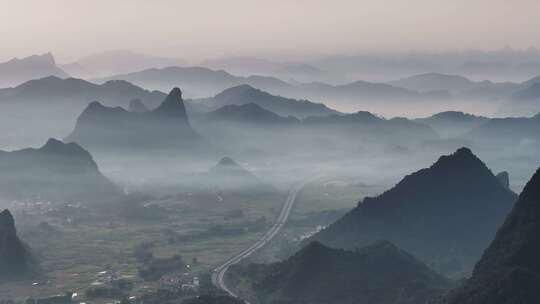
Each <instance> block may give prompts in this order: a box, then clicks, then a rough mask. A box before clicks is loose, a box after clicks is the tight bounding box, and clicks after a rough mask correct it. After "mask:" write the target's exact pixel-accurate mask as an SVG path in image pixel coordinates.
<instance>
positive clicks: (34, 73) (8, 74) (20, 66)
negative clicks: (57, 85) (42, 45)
mask: <svg viewBox="0 0 540 304" xmlns="http://www.w3.org/2000/svg"><path fill="white" fill-rule="evenodd" d="M48 76H56V77H61V78H67V77H69V75H68V74H67V73H66V72H64V71H63V70H62V69H60V68H59V67H58V66H57V65H56V62H55V61H54V57H53V55H52V54H51V53H46V54H43V55H33V56H30V57H26V58H22V59H18V58H14V59H11V60H10V61H7V62H3V63H0V88H5V87H12V86H16V85H19V84H21V83H23V82H26V81H29V80H32V79H36V78H43V77H48Z"/></svg>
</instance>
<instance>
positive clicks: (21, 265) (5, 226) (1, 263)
mask: <svg viewBox="0 0 540 304" xmlns="http://www.w3.org/2000/svg"><path fill="white" fill-rule="evenodd" d="M34 271H36V265H35V261H34V259H33V258H32V256H31V253H30V249H29V248H28V246H27V245H26V244H24V243H23V242H22V241H21V240H20V239H19V237H17V231H16V229H15V220H14V219H13V215H11V212H9V210H4V211H2V212H1V213H0V280H1V279H12V278H17V277H20V276H24V275H28V274H30V273H31V272H34Z"/></svg>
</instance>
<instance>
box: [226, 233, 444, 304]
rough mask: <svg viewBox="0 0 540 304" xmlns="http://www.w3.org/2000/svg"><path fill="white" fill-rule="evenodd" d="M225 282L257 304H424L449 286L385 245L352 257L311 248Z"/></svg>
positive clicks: (238, 271) (244, 269)
mask: <svg viewBox="0 0 540 304" xmlns="http://www.w3.org/2000/svg"><path fill="white" fill-rule="evenodd" d="M227 276H228V277H227V278H226V279H227V281H228V282H229V283H232V284H233V286H236V287H239V292H240V295H241V296H246V297H247V299H248V300H249V301H250V302H254V303H259V304H271V303H313V304H319V303H320V304H322V303H336V304H352V303H378V304H416V303H427V302H428V301H430V300H431V299H433V298H436V297H437V296H439V295H441V294H442V293H444V291H445V289H448V288H449V287H450V286H451V283H450V281H449V280H447V279H446V278H444V277H442V276H441V275H439V274H437V273H436V272H434V271H433V270H431V269H429V268H428V267H427V266H426V265H425V264H423V263H422V262H420V261H418V260H417V259H416V258H414V257H413V256H411V255H410V254H408V253H406V252H405V251H403V250H400V249H398V248H397V247H396V246H395V245H393V244H392V243H390V242H387V241H379V242H375V243H374V244H371V245H369V246H366V247H363V248H359V249H356V250H354V251H346V250H341V249H331V248H328V247H326V246H324V245H322V244H320V243H317V242H313V243H310V244H307V245H306V246H305V247H304V248H302V249H301V250H300V251H298V252H297V253H296V254H295V255H294V256H292V257H290V258H289V259H287V260H285V261H283V262H278V263H273V264H249V265H235V266H233V267H232V268H231V269H230V270H229V272H228V273H227ZM234 290H236V289H234Z"/></svg>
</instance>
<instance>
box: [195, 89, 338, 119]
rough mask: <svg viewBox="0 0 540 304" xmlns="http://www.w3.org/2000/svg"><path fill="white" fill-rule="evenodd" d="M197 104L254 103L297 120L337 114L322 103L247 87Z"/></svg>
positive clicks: (210, 105) (227, 90)
mask: <svg viewBox="0 0 540 304" xmlns="http://www.w3.org/2000/svg"><path fill="white" fill-rule="evenodd" d="M198 102H200V103H202V104H205V105H207V106H209V107H210V108H214V109H216V108H219V107H221V106H225V105H245V104H249V103H254V104H257V105H259V106H260V107H262V108H264V109H266V110H269V111H272V112H274V113H276V114H278V115H281V116H285V117H287V116H294V117H297V118H305V117H308V116H324V115H329V114H338V113H339V112H337V111H335V110H332V109H330V108H328V107H327V106H325V105H324V104H322V103H313V102H310V101H308V100H296V99H291V98H285V97H281V96H276V95H272V94H270V93H267V92H264V91H261V90H259V89H256V88H254V87H252V86H249V85H240V86H236V87H232V88H229V89H226V90H225V91H223V92H221V93H219V94H217V95H216V96H214V97H212V98H207V99H202V100H199V101H198Z"/></svg>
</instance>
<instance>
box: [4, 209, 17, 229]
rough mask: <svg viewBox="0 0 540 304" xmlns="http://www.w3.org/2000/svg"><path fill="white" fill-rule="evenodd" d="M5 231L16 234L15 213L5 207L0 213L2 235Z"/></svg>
mask: <svg viewBox="0 0 540 304" xmlns="http://www.w3.org/2000/svg"><path fill="white" fill-rule="evenodd" d="M3 233H5V234H7V235H15V234H16V231H15V220H14V219H13V215H12V214H11V212H10V211H9V210H8V209H5V210H4V211H2V212H1V213H0V235H2V234H3Z"/></svg>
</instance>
